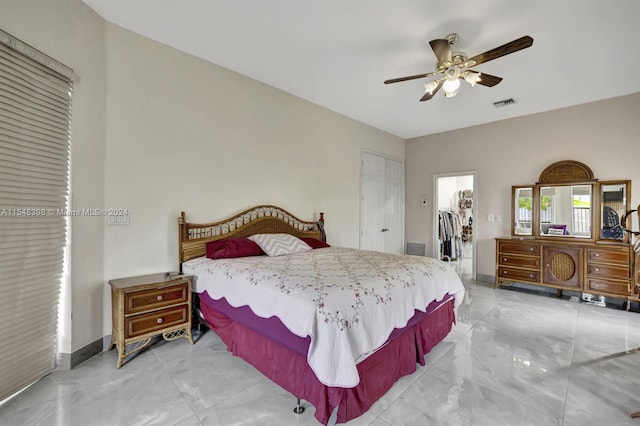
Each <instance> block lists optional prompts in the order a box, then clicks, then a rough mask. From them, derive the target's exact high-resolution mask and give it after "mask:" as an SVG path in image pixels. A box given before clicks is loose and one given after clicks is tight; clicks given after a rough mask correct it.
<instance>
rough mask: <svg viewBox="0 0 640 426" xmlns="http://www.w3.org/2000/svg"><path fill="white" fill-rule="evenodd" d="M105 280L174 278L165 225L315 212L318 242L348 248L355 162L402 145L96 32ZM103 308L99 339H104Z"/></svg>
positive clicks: (126, 36) (173, 239) (172, 248)
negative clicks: (120, 219)
mask: <svg viewBox="0 0 640 426" xmlns="http://www.w3.org/2000/svg"><path fill="white" fill-rule="evenodd" d="M106 33H107V87H108V94H107V147H106V205H107V207H108V208H126V209H128V210H129V212H130V225H129V226H108V227H107V228H106V230H105V264H104V265H105V279H107V280H108V279H111V278H115V277H122V276H127V275H131V274H143V273H149V272H156V271H165V270H175V269H176V268H177V266H178V264H177V218H178V215H179V213H180V211H181V210H184V211H186V212H187V219H188V220H191V221H196V222H210V221H214V220H218V219H223V218H225V217H227V216H228V215H230V214H232V213H237V212H240V211H241V210H243V209H245V208H248V207H251V206H254V205H257V204H276V205H278V206H281V207H283V208H285V209H287V210H288V211H290V212H291V213H293V214H295V215H299V216H300V217H301V218H302V219H312V218H314V217H316V218H317V216H318V213H319V212H321V211H323V212H325V213H326V220H327V222H326V223H327V228H326V229H327V234H328V240H329V242H330V243H332V244H335V245H343V246H349V247H357V246H358V241H359V231H358V230H359V196H358V194H359V191H360V152H361V149H367V150H372V151H375V152H379V153H382V154H386V155H389V156H392V157H395V158H399V159H401V160H402V159H404V140H402V139H400V138H398V137H395V136H392V135H390V134H388V133H384V132H382V131H380V130H376V129H373V128H371V127H369V126H366V125H364V124H362V123H359V122H356V121H354V120H351V119H348V118H346V117H344V116H341V115H339V114H336V113H334V112H331V111H329V110H326V109H324V108H320V107H318V106H316V105H314V104H311V103H309V102H307V101H304V100H302V99H300V98H297V97H294V96H291V95H289V94H287V93H284V92H282V91H280V90H277V89H275V88H273V87H270V86H266V85H264V84H262V83H259V82H257V81H254V80H251V79H249V78H246V77H243V76H241V75H239V74H237V73H234V72H231V71H229V70H226V69H224V68H221V67H219V66H216V65H213V64H211V63H208V62H205V61H203V60H200V59H198V58H196V57H193V56H190V55H188V54H185V53H182V52H180V51H177V50H175V49H173V48H169V47H167V46H165V45H162V44H159V43H156V42H154V41H151V40H149V39H147V38H144V37H141V36H139V35H137V34H135V33H132V32H129V31H127V30H125V29H123V28H121V27H118V26H115V25H111V24H107V32H106ZM110 331H111V330H110V311H109V309H108V303H107V302H106V303H105V334H109V333H110Z"/></svg>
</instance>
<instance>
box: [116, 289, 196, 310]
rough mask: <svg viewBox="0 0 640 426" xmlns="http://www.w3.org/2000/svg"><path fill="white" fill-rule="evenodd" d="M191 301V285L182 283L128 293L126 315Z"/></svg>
mask: <svg viewBox="0 0 640 426" xmlns="http://www.w3.org/2000/svg"><path fill="white" fill-rule="evenodd" d="M187 300H189V283H187V282H181V283H178V284H177V285H172V286H170V287H164V288H154V289H149V290H143V291H136V292H133V293H127V295H126V296H125V302H124V303H125V312H124V313H125V315H129V314H135V313H137V312H143V311H149V310H153V309H160V308H163V307H165V306H171V305H175V304H178V303H184V302H186V301H187Z"/></svg>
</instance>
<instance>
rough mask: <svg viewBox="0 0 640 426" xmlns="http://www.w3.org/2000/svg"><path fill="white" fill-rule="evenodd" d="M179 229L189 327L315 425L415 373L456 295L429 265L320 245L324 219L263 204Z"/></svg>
mask: <svg viewBox="0 0 640 426" xmlns="http://www.w3.org/2000/svg"><path fill="white" fill-rule="evenodd" d="M178 222H179V223H178V226H179V261H180V267H181V272H182V273H185V274H189V275H193V276H194V279H193V281H194V286H193V288H194V292H195V303H194V306H196V307H197V310H198V311H197V312H196V313H195V315H196V319H198V320H199V321H203V322H204V323H205V324H206V325H207V326H208V327H209V328H210V329H212V330H213V331H214V332H215V333H216V334H217V335H218V336H219V337H220V338H221V339H222V341H223V342H224V343H225V344H226V345H227V348H228V350H229V351H230V352H231V353H233V354H234V355H236V356H239V357H241V358H242V359H244V360H245V361H246V362H248V363H250V364H251V365H253V366H254V367H255V368H256V369H257V370H258V371H260V372H261V373H262V374H264V375H265V376H267V377H268V378H269V379H271V380H272V381H273V382H275V383H276V384H278V385H280V386H281V387H282V388H284V389H285V390H287V391H288V392H290V393H291V394H292V395H294V396H295V397H297V398H298V399H304V400H305V401H307V402H309V403H310V404H311V405H313V406H314V407H315V409H316V411H315V417H316V418H317V420H318V421H319V422H320V423H322V424H328V423H330V422H331V423H333V422H334V421H336V422H337V423H344V422H347V421H349V420H351V419H353V418H356V417H358V416H360V415H362V414H363V413H364V412H366V411H367V410H368V409H369V408H370V407H371V405H372V404H373V403H374V402H375V401H377V400H378V399H379V398H380V397H382V396H383V395H384V394H385V393H386V392H387V391H388V390H389V389H390V388H391V386H392V385H393V384H394V383H395V382H396V381H397V380H398V379H399V378H400V377H402V376H405V375H408V374H411V373H413V372H414V371H416V368H417V364H421V365H424V364H425V354H427V353H428V352H429V351H430V350H431V349H432V348H433V347H434V346H435V345H437V344H438V343H439V342H440V341H442V339H444V338H445V337H446V336H447V334H448V333H449V332H450V331H451V328H452V326H453V324H454V323H455V311H454V309H455V307H457V306H458V305H459V304H460V303H461V301H462V298H463V295H464V287H463V285H462V282H461V281H460V279H459V278H458V276H457V274H456V273H455V271H454V270H453V269H452V268H451V267H449V265H448V264H446V263H444V262H441V261H439V260H435V259H431V258H426V257H418V256H402V255H393V254H387V253H380V252H372V251H365V250H356V249H350V248H345V247H335V246H330V245H329V244H326V234H325V232H324V214H323V213H320V214H319V218H318V219H317V220H315V221H303V220H300V219H299V218H297V217H295V216H293V215H292V214H290V213H288V212H287V211H286V210H284V209H282V208H279V207H277V206H267V205H263V206H257V207H254V208H251V209H248V210H246V211H243V212H242V213H239V214H236V215H234V216H232V217H230V218H228V219H225V220H222V221H219V222H214V223H207V224H196V223H189V222H187V220H186V215H185V213H184V212H183V213H182V215H181V216H180V218H179V220H178ZM256 245H257V247H258V249H257V250H258V251H257V252H256ZM247 247H250V248H249V249H247ZM220 253H222V254H223V255H221V256H219V254H220ZM265 253H266V254H265Z"/></svg>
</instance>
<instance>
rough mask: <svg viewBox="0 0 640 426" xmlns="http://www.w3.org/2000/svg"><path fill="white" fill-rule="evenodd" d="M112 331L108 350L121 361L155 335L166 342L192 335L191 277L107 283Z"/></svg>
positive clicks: (138, 278)
mask: <svg viewBox="0 0 640 426" xmlns="http://www.w3.org/2000/svg"><path fill="white" fill-rule="evenodd" d="M109 285H110V286H111V318H112V331H111V343H110V344H109V350H111V349H113V347H114V345H115V346H116V348H117V349H118V364H117V367H118V368H120V367H121V366H122V363H123V361H124V359H125V358H126V357H127V356H129V355H131V354H133V353H134V352H137V351H139V350H141V349H143V348H145V347H147V346H148V345H149V344H150V343H151V340H152V338H153V337H154V336H158V335H162V337H163V338H164V339H165V340H167V341H169V340H175V339H178V338H181V337H184V338H186V339H189V342H191V344H193V336H192V334H191V277H190V276H188V275H180V274H173V273H158V274H150V275H142V276H136V277H128V278H120V279H114V280H111V281H109Z"/></svg>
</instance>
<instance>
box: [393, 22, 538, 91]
mask: <svg viewBox="0 0 640 426" xmlns="http://www.w3.org/2000/svg"><path fill="white" fill-rule="evenodd" d="M457 41H458V34H456V33H452V34H449V35H448V36H446V38H438V39H435V40H431V41H430V42H429V45H430V46H431V49H432V50H433V53H434V54H435V55H436V58H437V59H438V63H437V64H436V71H433V72H429V73H426V74H417V75H410V76H407V77H400V78H392V79H391V80H386V81H385V82H384V84H390V83H398V82H400V81H407V80H415V79H418V78H425V77H431V76H434V75H438V74H442V77H440V78H438V79H437V80H432V81H430V82H428V83H427V84H425V85H424V88H425V93H424V96H422V98H420V102H422V101H428V100H429V99H431V98H432V97H433V96H434V95H435V94H436V93H437V92H438V90H440V89H441V88H442V89H444V95H445V97H448V98H450V97H453V96H455V95H456V94H457V93H458V89H459V88H460V80H465V81H466V82H467V83H469V84H470V85H471V86H475V85H476V84H481V85H483V86H487V87H493V86H495V85H496V84H498V83H500V82H501V81H502V77H496V76H494V75H490V74H485V73H481V72H478V71H474V70H472V69H469V68H471V67H474V66H476V65H480V64H482V63H484V62H489V61H492V60H494V59H498V58H500V57H502V56H505V55H508V54H510V53H514V52H517V51H518V50H522V49H526V48H527V47H531V45H532V44H533V38H531V37H529V36H523V37H520V38H518V39H516V40H513V41H511V42H509V43H506V44H503V45H502V46H498V47H496V48H494V49H491V50H488V51H486V52H484V53H481V54H479V55H476V56H474V57H472V58H467V55H466V54H465V53H463V52H454V51H453V50H452V49H451V46H453V45H454V44H455V43H456V42H457Z"/></svg>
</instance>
